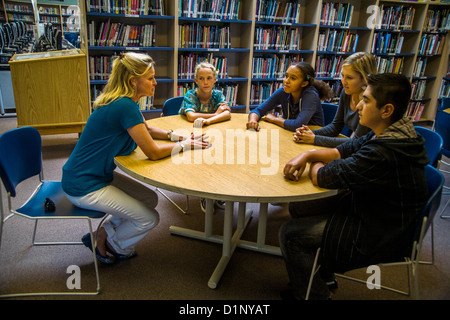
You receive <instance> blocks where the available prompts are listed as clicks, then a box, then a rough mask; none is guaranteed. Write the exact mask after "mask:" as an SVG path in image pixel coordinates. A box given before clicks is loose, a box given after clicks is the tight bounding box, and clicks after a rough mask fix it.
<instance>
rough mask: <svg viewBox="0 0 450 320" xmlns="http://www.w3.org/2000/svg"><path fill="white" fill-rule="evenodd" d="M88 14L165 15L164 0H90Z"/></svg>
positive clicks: (87, 3) (87, 5) (87, 4)
mask: <svg viewBox="0 0 450 320" xmlns="http://www.w3.org/2000/svg"><path fill="white" fill-rule="evenodd" d="M86 11H87V12H103V13H115V14H129V15H157V16H161V15H165V8H164V0H88V1H86Z"/></svg>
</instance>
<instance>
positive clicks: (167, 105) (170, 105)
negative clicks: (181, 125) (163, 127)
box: [162, 97, 184, 117]
mask: <svg viewBox="0 0 450 320" xmlns="http://www.w3.org/2000/svg"><path fill="white" fill-rule="evenodd" d="M183 99H184V97H174V98H170V99H168V100H166V102H164V105H163V112H162V113H163V116H164V117H165V116H174V115H176V114H178V111H180V107H181V103H182V102H183Z"/></svg>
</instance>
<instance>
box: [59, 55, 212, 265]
mask: <svg viewBox="0 0 450 320" xmlns="http://www.w3.org/2000/svg"><path fill="white" fill-rule="evenodd" d="M156 85H157V83H156V80H155V65H154V62H153V59H152V58H151V57H150V56H148V55H146V54H140V53H131V52H130V53H125V54H122V55H120V57H118V58H117V59H116V60H115V61H114V63H113V69H112V72H111V77H110V79H109V81H108V83H107V84H106V86H105V88H104V90H103V92H102V94H101V95H100V96H99V97H98V98H97V99H96V100H95V102H94V111H93V112H92V114H91V115H90V117H89V119H88V121H87V123H86V126H85V128H84V130H83V133H82V134H81V136H80V139H79V141H78V143H77V145H76V146H75V149H74V150H73V152H72V154H71V155H70V157H69V159H68V160H67V162H66V163H65V165H64V167H63V176H62V187H63V189H64V192H65V193H66V194H67V196H68V198H69V200H70V201H71V202H72V203H73V204H74V205H76V206H78V207H81V208H86V209H94V210H99V211H103V212H106V213H108V214H110V215H111V218H110V219H109V220H108V221H106V222H105V224H104V225H103V227H102V228H101V229H100V230H99V233H98V234H97V248H96V255H97V258H98V259H99V261H100V262H102V263H105V264H112V263H114V262H115V260H116V259H127V258H131V257H134V256H135V255H136V252H135V250H134V248H135V245H136V244H137V243H138V242H139V241H140V240H142V239H143V238H144V237H145V236H146V235H147V234H148V233H149V231H150V230H151V229H152V228H154V227H155V226H156V225H157V224H158V221H159V215H158V212H156V211H155V210H154V209H151V208H148V207H146V206H144V204H142V203H141V202H140V201H138V200H136V199H134V198H132V197H131V196H129V195H128V194H126V193H125V192H123V191H121V190H120V189H118V188H116V187H114V186H112V185H111V182H112V180H113V171H114V169H115V167H116V166H115V164H114V157H116V156H120V155H127V154H129V153H131V152H132V151H133V150H134V149H136V147H137V146H139V147H140V148H141V149H142V151H143V152H144V154H145V155H146V156H147V157H148V158H149V159H150V160H157V159H161V158H164V157H168V156H170V155H171V154H172V153H178V152H181V151H183V150H184V149H185V148H189V149H190V148H206V147H207V146H208V143H207V142H204V141H202V139H201V138H199V139H195V138H193V137H187V138H186V137H183V136H179V135H177V134H175V133H173V132H171V131H170V130H169V131H167V130H163V129H159V128H155V127H149V126H147V124H146V123H145V121H144V117H143V116H142V113H141V111H140V110H139V106H138V104H137V102H138V100H139V99H140V98H141V97H146V96H153V94H154V92H155V86H156ZM153 139H166V140H167V139H171V140H173V141H175V140H176V141H177V142H176V143H167V144H163V145H158V144H156V143H155V141H154V140H153ZM82 241H83V243H84V244H85V245H86V246H87V247H88V248H90V249H91V250H92V243H91V241H90V237H89V235H85V236H84V237H83V238H82Z"/></svg>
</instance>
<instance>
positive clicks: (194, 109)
mask: <svg viewBox="0 0 450 320" xmlns="http://www.w3.org/2000/svg"><path fill="white" fill-rule="evenodd" d="M194 81H195V84H196V85H197V88H195V89H191V90H189V91H188V92H187V93H186V95H185V96H184V100H183V103H182V104H181V108H180V112H179V113H180V114H181V115H185V116H186V118H187V120H188V121H190V122H194V127H202V126H207V125H210V124H212V123H216V122H221V121H225V120H228V119H230V118H231V109H230V105H229V104H228V102H227V101H225V96H224V95H223V93H222V92H221V91H220V90H217V89H214V84H215V83H216V82H217V71H216V68H215V67H214V66H213V65H212V64H210V63H207V62H201V63H199V64H198V65H197V66H196V67H195V76H194Z"/></svg>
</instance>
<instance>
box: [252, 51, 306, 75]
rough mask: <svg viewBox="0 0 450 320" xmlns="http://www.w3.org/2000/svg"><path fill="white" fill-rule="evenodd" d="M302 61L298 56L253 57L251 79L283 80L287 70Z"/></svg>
mask: <svg viewBox="0 0 450 320" xmlns="http://www.w3.org/2000/svg"><path fill="white" fill-rule="evenodd" d="M299 61H303V58H302V57H301V56H300V54H293V55H287V54H282V55H280V56H279V55H273V56H272V57H253V61H252V78H254V79H255V78H262V79H265V78H283V77H284V76H285V74H286V70H287V68H288V67H289V66H290V65H291V64H292V63H294V62H299Z"/></svg>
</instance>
